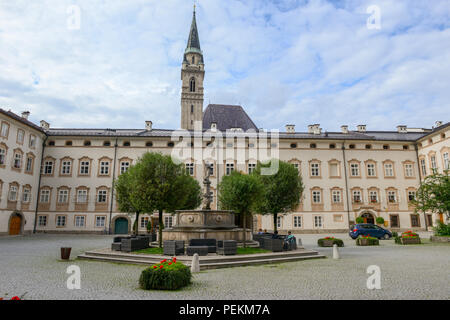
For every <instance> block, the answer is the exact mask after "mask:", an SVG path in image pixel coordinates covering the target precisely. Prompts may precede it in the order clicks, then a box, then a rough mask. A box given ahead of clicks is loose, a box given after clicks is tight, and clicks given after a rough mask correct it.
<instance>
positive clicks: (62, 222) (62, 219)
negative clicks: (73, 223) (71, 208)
mask: <svg viewBox="0 0 450 320" xmlns="http://www.w3.org/2000/svg"><path fill="white" fill-rule="evenodd" d="M56 226H57V227H65V226H66V216H56Z"/></svg>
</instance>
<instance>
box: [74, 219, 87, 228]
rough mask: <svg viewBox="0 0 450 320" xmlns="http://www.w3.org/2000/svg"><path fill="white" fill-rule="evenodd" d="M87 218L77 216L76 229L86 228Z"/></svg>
mask: <svg viewBox="0 0 450 320" xmlns="http://www.w3.org/2000/svg"><path fill="white" fill-rule="evenodd" d="M85 222H86V217H85V216H75V227H84V226H85V225H86V224H85Z"/></svg>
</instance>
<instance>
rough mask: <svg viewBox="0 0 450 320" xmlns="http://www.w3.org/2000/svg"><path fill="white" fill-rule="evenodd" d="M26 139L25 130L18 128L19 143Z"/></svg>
mask: <svg viewBox="0 0 450 320" xmlns="http://www.w3.org/2000/svg"><path fill="white" fill-rule="evenodd" d="M24 139H25V131H23V130H21V129H19V130H17V143H19V144H23V141H24Z"/></svg>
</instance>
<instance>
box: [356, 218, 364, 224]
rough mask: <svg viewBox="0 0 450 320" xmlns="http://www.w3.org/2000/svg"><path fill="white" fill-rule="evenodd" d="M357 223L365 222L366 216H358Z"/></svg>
mask: <svg viewBox="0 0 450 320" xmlns="http://www.w3.org/2000/svg"><path fill="white" fill-rule="evenodd" d="M356 223H364V218H363V217H358V218H356Z"/></svg>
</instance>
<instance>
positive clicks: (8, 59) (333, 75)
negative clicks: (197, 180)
mask: <svg viewBox="0 0 450 320" xmlns="http://www.w3.org/2000/svg"><path fill="white" fill-rule="evenodd" d="M72 5H76V6H78V7H79V8H80V9H81V14H80V18H81V20H80V21H81V24H80V29H77V30H71V29H69V28H68V27H67V21H68V19H70V17H71V12H68V11H67V10H68V8H69V7H70V6H72ZM370 5H376V6H378V8H379V9H380V17H381V20H380V22H381V24H380V26H381V28H380V29H368V28H367V25H366V21H367V19H368V18H369V16H370V14H367V12H366V10H367V8H368V7H369V6H370ZM191 19H192V1H187V0H165V1H152V0H127V1H123V0H108V1H105V0H40V1H29V0H15V1H7V0H3V1H0V48H1V50H0V70H2V72H1V73H0V106H1V107H2V108H4V109H11V110H13V111H15V112H18V113H19V112H21V111H23V110H30V111H31V113H32V114H31V119H32V120H33V121H35V122H38V121H39V120H42V119H45V120H47V121H48V122H50V123H51V126H52V127H80V128H84V127H87V128H93V127H108V128H141V127H142V128H143V127H144V120H152V121H153V123H154V126H155V127H157V128H172V129H175V128H178V127H179V123H180V91H181V80H180V68H181V62H182V57H183V52H184V49H185V46H186V42H187V37H188V32H189V28H190V23H191ZM197 24H198V28H199V34H200V42H201V46H202V50H203V53H204V59H205V68H206V78H205V107H206V106H207V104H208V103H217V104H241V105H242V106H244V108H245V109H246V111H247V113H248V114H249V115H250V116H251V117H252V119H253V120H254V121H255V123H256V124H257V126H258V127H264V128H267V129H278V128H279V129H283V128H284V125H285V124H288V123H293V124H295V125H296V126H297V127H296V130H297V131H305V130H306V127H307V125H308V124H312V123H320V124H321V127H322V128H324V129H325V130H328V131H335V130H339V127H340V126H341V125H343V124H346V125H349V126H350V128H351V129H352V128H354V127H355V126H356V125H358V124H367V126H368V130H395V127H396V126H397V125H398V124H406V125H408V126H410V127H431V126H432V125H433V124H434V122H435V121H436V120H442V121H449V120H450V119H449V118H450V117H449V115H450V112H449V110H450V1H448V0H433V1H427V0H424V1H422V0H409V1H404V0H395V1H381V0H380V1H378V0H370V1H363V0H360V1H357V0H347V1H345V0H339V1H338V0H337V1H331V0H330V1H325V0H317V1H307V0H245V1H244V0H227V1H219V0H200V1H199V4H198V6H197Z"/></svg>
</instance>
